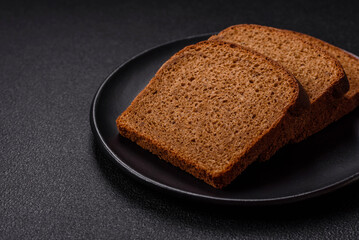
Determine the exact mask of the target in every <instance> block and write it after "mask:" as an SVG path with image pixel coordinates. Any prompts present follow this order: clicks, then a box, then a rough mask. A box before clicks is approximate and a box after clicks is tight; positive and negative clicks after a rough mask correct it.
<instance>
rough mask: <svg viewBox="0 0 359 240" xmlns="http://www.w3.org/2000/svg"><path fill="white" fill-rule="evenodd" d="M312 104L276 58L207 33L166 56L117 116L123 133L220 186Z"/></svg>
mask: <svg viewBox="0 0 359 240" xmlns="http://www.w3.org/2000/svg"><path fill="white" fill-rule="evenodd" d="M308 106H309V100H308V97H307V95H306V93H305V91H303V89H302V88H301V87H300V84H299V83H298V81H297V80H296V79H295V78H294V77H293V76H292V75H291V74H289V73H288V72H287V71H286V70H284V69H283V68H282V67H281V66H279V65H278V64H277V63H275V62H273V61H271V60H269V59H267V58H266V57H264V56H262V55H260V54H258V53H256V52H254V51H252V50H248V49H246V48H243V47H239V46H237V45H235V44H229V43H225V42H219V41H204V42H200V43H198V44H195V45H191V46H188V47H186V48H184V49H183V50H181V51H180V52H179V53H177V54H176V56H174V57H172V58H171V59H170V60H168V61H167V62H166V63H165V64H164V65H163V66H162V67H161V68H160V70H159V71H158V72H157V73H156V75H155V76H154V77H153V78H152V79H151V81H150V82H149V84H148V85H147V86H146V88H145V89H144V90H143V91H142V92H141V93H140V94H139V95H138V96H137V97H136V98H135V100H134V101H133V102H132V103H131V105H130V106H129V107H128V108H127V109H126V110H125V111H124V112H123V113H122V114H121V115H120V116H119V117H118V119H117V121H116V123H117V127H118V129H119V132H120V134H121V135H123V136H124V137H126V138H129V139H130V140H132V141H133V142H136V143H137V144H138V145H139V146H141V147H143V148H144V149H147V150H149V151H151V152H152V153H154V154H156V155H158V156H159V157H160V158H161V159H164V160H166V161H168V162H170V163H172V164H173V165H175V166H177V167H180V168H181V169H183V170H185V171H187V172H188V173H191V174H192V175H193V176H195V177H197V178H199V179H202V180H204V181H205V182H206V183H208V184H210V185H212V186H213V187H216V188H222V187H224V186H226V185H227V184H229V183H230V182H231V181H232V180H233V179H234V178H236V177H237V176H238V175H239V174H240V173H241V172H242V171H243V170H244V169H245V168H246V167H247V166H248V165H249V164H250V163H252V162H253V161H255V160H256V159H257V157H258V154H260V153H261V152H262V151H263V147H264V146H266V145H268V144H269V142H270V141H272V139H273V138H276V137H277V136H278V135H279V134H280V129H281V126H282V125H283V124H287V121H288V116H289V115H291V114H297V113H298V111H303V108H305V107H308Z"/></svg>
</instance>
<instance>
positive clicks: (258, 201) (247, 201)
mask: <svg viewBox="0 0 359 240" xmlns="http://www.w3.org/2000/svg"><path fill="white" fill-rule="evenodd" d="M213 34H216V33H204V34H198V35H192V36H188V37H185V38H181V39H176V40H173V41H168V42H165V43H162V44H158V45H156V46H154V47H151V48H148V49H146V50H144V51H142V52H140V53H139V54H136V55H134V56H133V57H131V58H129V59H128V60H127V61H125V62H124V63H122V64H120V65H119V66H118V67H116V68H115V70H113V71H112V72H111V73H110V74H109V75H108V76H107V77H106V78H105V80H104V81H103V82H102V83H101V84H100V86H99V87H98V89H97V90H96V93H95V95H94V97H93V99H92V102H91V108H90V125H91V130H92V133H93V134H94V136H95V139H96V140H97V142H99V143H100V146H101V148H102V149H103V150H105V153H106V154H107V155H108V156H110V157H111V159H112V160H114V161H115V162H116V163H117V165H119V166H120V167H121V169H122V170H124V171H126V173H128V175H130V176H131V177H133V178H135V179H136V180H140V181H141V182H142V183H144V184H147V185H150V186H152V187H156V188H157V189H159V190H165V191H167V192H168V193H171V194H175V195H178V194H180V195H181V196H182V197H187V198H191V199H194V200H202V201H206V202H210V203H215V204H223V205H242V206H264V205H278V204H287V203H294V202H298V201H302V200H306V199H310V198H315V197H318V196H321V195H324V194H326V193H329V192H333V191H335V190H337V189H340V188H342V187H344V186H347V185H349V184H350V183H352V182H355V181H357V180H359V172H357V173H354V174H352V175H350V176H348V177H346V178H344V179H341V180H339V181H336V182H334V183H332V184H330V185H327V186H324V187H321V188H318V189H315V190H312V191H306V192H302V193H298V194H292V195H288V196H283V197H274V198H226V197H214V196H208V195H205V194H199V193H194V192H190V191H185V190H181V189H178V188H175V187H171V186H168V185H166V184H163V183H160V182H158V181H156V180H153V179H151V178H149V177H146V176H144V175H142V174H141V173H140V172H138V171H136V170H134V169H133V168H131V167H130V166H128V165H127V164H126V163H125V162H123V161H122V160H121V159H120V158H119V157H118V156H117V155H116V154H115V153H114V152H113V151H112V150H111V148H110V147H109V146H108V145H107V144H106V142H105V140H104V138H103V136H102V135H101V132H100V130H99V127H98V124H97V119H96V112H97V105H98V102H99V99H100V96H101V93H102V91H103V89H104V87H105V86H106V85H107V83H108V82H110V81H111V80H112V79H113V77H114V76H115V75H116V73H117V72H118V71H120V70H121V69H122V68H124V67H125V66H126V65H128V64H130V63H131V62H133V61H134V60H136V59H137V58H139V57H141V56H142V55H145V54H147V53H149V52H151V51H154V50H156V49H158V48H161V47H164V46H167V45H170V44H175V43H177V42H181V41H185V40H191V39H195V38H201V37H206V36H211V35H213ZM342 50H343V51H345V52H347V53H348V54H351V55H353V56H354V57H357V56H356V55H355V54H353V53H351V52H348V51H346V50H344V49H342ZM357 58H358V57H357Z"/></svg>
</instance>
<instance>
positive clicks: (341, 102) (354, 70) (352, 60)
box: [286, 30, 359, 142]
mask: <svg viewBox="0 0 359 240" xmlns="http://www.w3.org/2000/svg"><path fill="white" fill-rule="evenodd" d="M286 31H289V30H286ZM291 32H292V33H294V34H297V35H298V36H300V37H302V38H304V39H305V40H306V41H308V42H310V43H311V44H313V45H317V46H319V47H321V48H322V49H324V50H325V51H326V52H328V53H329V54H331V55H332V56H333V57H335V58H336V59H337V60H338V61H339V62H340V63H341V65H342V66H343V68H344V71H345V73H346V75H347V78H348V81H349V85H350V87H349V91H348V92H347V93H346V94H345V95H344V96H343V97H342V98H339V99H338V101H336V102H334V104H333V106H332V107H331V109H332V111H327V112H323V114H324V118H323V119H324V121H323V122H322V123H321V124H320V125H319V126H315V125H312V124H310V123H308V124H307V125H306V126H305V129H307V131H308V132H309V135H313V134H314V133H317V132H319V131H320V130H322V129H323V128H325V127H326V126H328V125H329V124H330V123H332V122H335V121H337V120H339V119H340V118H342V117H343V116H344V115H346V114H348V113H349V112H351V111H353V110H354V109H355V108H357V107H358V106H359V58H358V57H356V56H353V55H352V54H350V53H348V52H346V51H344V50H342V49H340V48H338V47H335V46H333V45H331V44H329V43H327V42H324V41H322V40H320V39H317V38H315V37H312V36H309V35H306V34H304V33H298V32H294V31H291ZM305 137H306V136H301V137H298V138H297V139H295V141H296V142H299V141H301V140H303V139H304V138H305Z"/></svg>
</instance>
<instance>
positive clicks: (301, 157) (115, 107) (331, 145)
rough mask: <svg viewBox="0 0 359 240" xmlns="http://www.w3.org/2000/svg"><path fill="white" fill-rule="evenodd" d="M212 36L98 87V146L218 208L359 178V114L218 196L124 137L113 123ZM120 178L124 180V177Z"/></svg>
mask: <svg viewBox="0 0 359 240" xmlns="http://www.w3.org/2000/svg"><path fill="white" fill-rule="evenodd" d="M208 37H209V35H208V34H207V35H202V36H196V37H190V38H186V39H183V40H179V41H175V42H171V43H168V44H164V45H161V46H158V47H155V48H153V49H150V50H148V51H145V52H143V53H141V54H140V55H138V56H136V57H134V58H132V59H131V60H129V61H128V62H126V63H125V64H123V65H121V66H120V67H119V68H118V69H117V70H116V71H114V72H113V73H112V74H111V75H110V76H109V77H108V78H107V79H106V80H105V82H104V83H103V84H102V85H101V86H100V88H99V89H98V91H97V93H96V95H95V98H94V100H93V104H92V108H91V125H92V130H93V133H94V135H95V137H96V138H97V140H98V142H99V143H100V144H101V145H102V146H103V147H104V149H105V151H106V152H107V153H109V155H110V156H111V158H113V159H114V160H115V161H116V162H117V163H118V164H119V165H120V166H121V167H122V168H123V169H124V170H125V171H126V172H128V173H130V175H132V176H134V177H135V178H137V179H140V180H142V181H143V182H145V183H148V184H150V185H151V186H155V187H158V188H160V189H162V190H165V191H168V192H170V193H175V194H177V196H184V197H189V198H195V199H197V200H204V201H209V202H214V203H219V204H240V205H249V204H250V205H268V204H275V203H276V204H278V203H288V202H293V201H299V200H303V199H307V198H311V197H314V196H318V195H321V194H324V193H328V192H330V191H333V190H335V189H338V188H340V187H343V186H345V185H347V184H349V183H351V182H353V181H355V180H357V179H358V178H359V109H357V110H356V111H354V112H352V113H351V114H349V115H347V116H346V117H344V118H343V119H341V120H340V121H338V122H336V123H334V124H332V125H330V126H329V127H327V128H326V129H325V130H324V131H322V132H320V133H318V134H315V135H314V136H312V137H310V138H309V139H307V140H305V141H303V142H302V143H300V144H295V145H291V146H287V147H285V148H284V149H282V150H281V151H279V152H278V153H277V154H276V155H275V156H274V157H273V158H272V159H271V160H270V161H268V162H266V163H260V164H256V163H255V164H253V165H252V166H250V167H249V168H248V169H247V170H246V171H245V172H244V173H243V174H242V175H240V176H239V177H238V178H237V179H236V180H235V181H234V182H233V183H232V184H230V185H229V186H228V187H226V188H225V189H223V190H217V189H214V188H212V187H210V186H209V185H207V184H205V183H203V182H202V181H199V180H197V179H195V178H194V177H192V176H191V175H189V174H187V173H185V172H183V171H181V170H179V169H178V168H176V167H173V166H172V165H170V164H168V163H166V162H165V161H162V160H160V159H158V158H157V157H156V156H154V155H152V154H151V153H149V152H147V151H145V150H143V149H141V148H140V147H138V146H137V145H136V144H134V143H132V142H130V141H129V140H127V139H124V138H123V137H121V136H120V135H119V134H118V132H117V129H116V124H115V120H116V118H117V116H118V115H119V114H120V113H121V112H122V111H124V110H125V109H126V108H127V106H129V104H130V103H131V102H132V100H133V99H134V98H135V96H136V95H137V94H138V93H139V92H140V91H141V90H142V89H143V88H144V87H145V86H146V85H147V83H148V82H149V80H150V79H151V78H152V76H153V75H154V74H155V72H156V71H157V70H158V69H159V67H160V66H161V65H162V64H163V63H164V62H165V61H166V60H167V59H168V58H169V57H171V56H172V55H173V54H174V53H175V52H177V51H178V50H180V49H182V48H183V47H185V46H187V45H189V44H193V43H196V42H199V41H201V40H205V39H207V38H208ZM118 174H121V173H120V172H119V173H118Z"/></svg>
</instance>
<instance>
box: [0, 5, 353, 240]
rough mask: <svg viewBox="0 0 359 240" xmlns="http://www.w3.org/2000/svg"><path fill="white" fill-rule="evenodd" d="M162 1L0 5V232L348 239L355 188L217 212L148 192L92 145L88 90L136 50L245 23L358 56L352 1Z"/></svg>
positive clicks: (0, 235) (13, 235) (4, 235)
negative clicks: (304, 35)
mask: <svg viewBox="0 0 359 240" xmlns="http://www.w3.org/2000/svg"><path fill="white" fill-rule="evenodd" d="M9 2H10V1H9ZM170 2H171V1H163V2H160V1H148V2H145V1H142V2H140V1H134V0H132V1H113V2H108V1H98V2H94V1H67V2H66V1H57V2H56V3H55V2H52V1H47V2H45V1H44V2H37V3H35V2H32V1H28V2H27V3H20V2H15V3H14V2H13V3H11V4H12V5H9V4H4V3H3V2H2V3H0V81H1V87H0V100H1V101H0V121H1V125H0V143H1V145H0V150H1V152H0V184H1V185H0V239H30V238H42V239H60V238H85V239H87V238H90V239H98V238H103V239H108V238H119V239H135V238H141V239H146V238H147V239H156V238H160V239H208V238H221V239H242V238H243V239H253V238H259V239H267V238H274V239H308V238H316V239H321V238H324V237H326V238H333V239H343V238H346V239H358V238H359V191H358V187H359V185H358V183H356V184H352V185H350V186H348V187H345V188H344V189H342V190H339V191H337V192H335V193H332V194H329V195H326V196H323V197H320V198H316V199H313V200H309V201H305V202H301V203H297V204H291V205H286V206H276V207H261V208H255V207H249V208H248V207H247V208H244V207H238V208H233V207H232V208H223V207H219V206H210V205H199V204H196V203H191V202H186V201H181V200H178V199H176V198H174V197H169V196H164V195H162V194H161V193H160V192H157V191H153V190H152V189H148V188H147V187H145V186H143V185H142V184H139V183H137V182H136V181H134V180H132V179H131V178H129V177H127V175H124V173H123V172H122V171H121V170H120V169H119V168H118V167H117V166H116V165H115V164H114V163H112V162H111V161H110V160H109V159H108V158H106V157H105V156H104V155H103V154H102V153H101V152H99V150H98V147H97V146H96V143H94V139H93V135H92V133H91V129H90V125H89V110H90V104H91V100H92V97H93V95H94V94H95V92H96V90H97V88H98V87H99V85H100V84H101V82H102V81H103V80H104V78H105V77H106V76H107V75H108V74H109V73H110V72H111V71H112V70H113V69H114V68H115V67H116V66H118V65H119V64H121V63H123V62H124V61H126V60H127V59H129V58H131V57H132V56H134V55H136V54H138V53H139V52H141V51H143V50H145V49H147V48H151V47H153V46H155V45H158V44H161V43H164V42H167V41H171V40H175V39H180V38H183V37H186V36H190V35H196V34H202V33H207V32H216V31H220V30H221V29H223V28H225V27H227V26H229V25H232V24H237V23H257V24H264V25H269V26H274V27H281V28H288V29H293V30H297V31H301V32H305V33H308V34H311V35H314V36H317V37H319V38H322V39H324V40H326V41H329V42H331V43H334V44H336V45H338V46H340V47H342V48H344V49H347V50H349V51H351V52H353V53H355V54H359V41H358V37H359V14H358V12H359V11H358V10H359V7H358V6H359V5H358V4H356V3H355V1H352V2H349V1H340V2H339V1H337V3H336V4H332V3H331V4H330V3H326V2H322V3H320V2H317V1H310V2H308V3H305V2H303V1H288V2H287V1H280V2H279V1H272V2H269V3H261V2H258V1H254V0H252V1H223V2H219V1H211V2H209V1H196V2H194V1H193V2H192V1H179V2H176V3H170Z"/></svg>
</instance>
